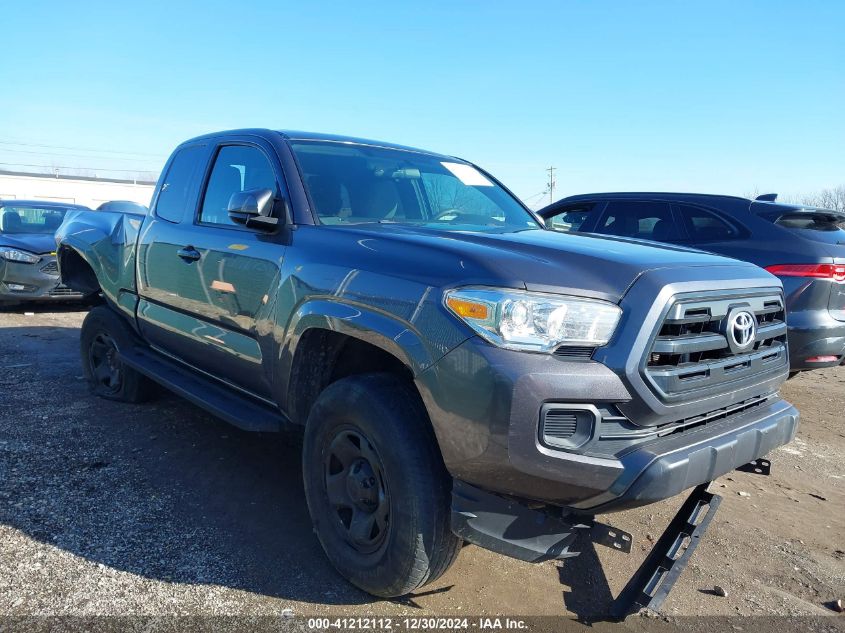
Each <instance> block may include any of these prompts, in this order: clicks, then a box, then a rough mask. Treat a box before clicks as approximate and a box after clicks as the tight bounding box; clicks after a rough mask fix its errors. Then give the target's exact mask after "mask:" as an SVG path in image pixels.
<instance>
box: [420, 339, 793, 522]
mask: <svg viewBox="0 0 845 633" xmlns="http://www.w3.org/2000/svg"><path fill="white" fill-rule="evenodd" d="M782 379H783V377H781V378H779V379H778V381H775V382H773V383H766V384H765V385H764V386H763V387H761V388H760V393H758V394H756V397H757V400H756V401H755V402H754V403H753V404H752V405H749V406H748V408H745V409H742V408H741V407H742V406H743V405H742V403H739V402H737V401H736V400H735V399H734V398H736V394H732V393H727V394H725V395H724V396H723V397H722V398H721V400H722V401H723V403H722V405H721V406H724V407H728V408H729V409H732V407H738V408H737V411H738V412H737V413H730V411H729V412H728V413H727V414H725V415H721V416H714V418H713V419H712V420H710V421H707V422H705V423H702V424H700V425H698V426H694V427H688V428H685V429H683V430H680V431H677V432H675V433H672V434H669V435H665V436H663V437H659V436H658V435H657V434H654V433H653V434H651V435H649V436H648V437H645V438H643V437H639V438H637V437H635V436H634V434H633V433H634V432H636V431H649V430H650V429H651V430H653V429H655V428H660V427H663V426H664V425H666V424H671V423H672V422H673V421H675V420H676V419H677V417H675V418H671V417H663V418H658V419H657V421H656V422H655V425H654V426H647V427H636V426H635V425H631V424H630V423H628V427H627V428H628V430H630V431H632V435H631V436H630V438H631V439H630V440H621V441H620V440H619V439H618V435H617V436H615V437H610V435H609V434H608V436H607V438H606V437H605V431H606V430H607V429H608V428H609V427H608V426H605V424H604V422H601V421H600V422H599V423H598V424H597V425H595V426H594V427H593V429H592V430H591V437H590V438H589V440H588V441H587V442H586V443H585V444H584V445H583V446H582V447H580V448H578V449H577V450H563V449H555V448H551V447H549V446H547V445H544V444H543V442H542V441H541V439H540V433H539V424H540V412H541V409H542V407H543V405H544V404H545V403H548V402H557V403H573V404H577V403H581V404H590V405H592V406H594V407H596V408H597V409H600V410H604V411H607V410H608V409H610V410H613V409H614V407H616V405H622V406H621V407H620V408H630V407H626V406H625V404H626V403H631V402H635V401H637V399H638V396H637V394H632V393H631V392H629V391H628V387H627V386H626V383H625V382H624V381H623V380H622V379H621V378H620V377H619V376H618V375H617V374H616V373H614V372H613V371H612V370H611V369H610V368H608V367H607V366H605V365H603V364H601V363H598V362H594V361H573V360H565V359H561V358H558V357H555V356H552V355H543V354H526V353H522V352H514V351H509V350H503V349H499V348H495V347H493V346H491V345H489V344H487V343H485V342H483V341H481V340H480V339H477V338H473V339H470V340H468V341H466V342H464V343H463V344H462V345H461V346H459V347H458V348H456V349H455V350H453V351H452V352H450V353H449V354H447V355H446V356H445V357H444V358H442V359H441V360H440V361H439V362H438V363H436V364H435V365H434V366H433V367H432V368H430V369H429V370H428V371H427V372H425V373H424V374H423V375H422V376H421V377H420V380H419V382H418V385H419V387H420V391H421V393H422V395H423V399H424V401H425V403H426V406H427V408H428V411H429V415H430V417H431V420H432V423H433V425H434V429H435V433H436V435H437V439H438V442H439V444H440V448H441V452H442V454H443V457H444V461H445V464H446V467H447V469H448V470H449V472H450V473H451V474H452V476H453V477H455V478H456V479H460V480H462V481H465V482H467V483H469V484H472V485H474V486H477V487H479V488H482V489H485V490H488V491H491V492H496V493H499V494H505V495H508V496H512V497H517V498H520V499H525V500H533V501H537V502H540V503H547V504H554V505H559V506H565V507H570V508H573V509H575V510H577V511H579V512H584V513H588V514H594V513H596V512H609V511H617V510H624V509H626V508H629V507H634V506H638V505H643V504H647V503H652V502H654V501H658V500H660V499H664V498H667V497H671V496H673V495H675V494H678V493H680V492H682V491H684V490H686V489H688V488H691V487H693V486H696V485H698V484H700V483H704V482H708V481H711V480H713V479H715V478H716V477H719V476H720V475H722V474H724V473H727V472H729V471H731V470H734V469H735V468H737V467H739V466H742V465H743V464H746V463H748V462H751V461H753V460H754V459H757V458H759V457H762V456H763V455H765V454H766V453H768V452H769V451H771V450H773V449H774V448H776V447H778V446H780V445H782V444H785V443H787V442H789V441H790V440H791V439H792V438H793V437H794V435H795V432H796V429H797V425H798V412H797V411H796V409H795V408H794V407H792V406H791V405H790V404H789V403H787V402H785V401H784V400H782V399H780V397H779V396H777V394H776V393H775V389H776V388H777V385H779V384H780V382H781V381H782ZM759 396H763V397H759ZM708 407H709V408H708ZM713 409H714V407H713V403H712V399H708V400H707V401H705V402H691V403H688V404H685V405H683V407H682V410H683V413H682V415H681V416H680V417H683V418H688V417H692V416H698V415H704V414H707V413H708V412H711V411H713ZM617 413H618V410H617ZM667 415H669V416H677V415H678V412H677V411H672V412H671V413H669V414H667ZM613 430H618V427H617V426H613ZM646 435H648V433H646Z"/></svg>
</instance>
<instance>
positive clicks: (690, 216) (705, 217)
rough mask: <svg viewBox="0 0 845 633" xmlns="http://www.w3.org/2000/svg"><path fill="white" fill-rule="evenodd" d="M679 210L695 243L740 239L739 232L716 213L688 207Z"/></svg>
mask: <svg viewBox="0 0 845 633" xmlns="http://www.w3.org/2000/svg"><path fill="white" fill-rule="evenodd" d="M678 210H679V212H680V216H681V219H682V221H683V222H684V225H685V226H686V229H687V233H688V234H689V236H690V239H692V240H693V241H694V242H707V241H717V240H731V239H734V238H736V237H739V230H738V229H737V228H736V227H735V226H733V225H732V224H730V223H729V222H728V221H727V220H725V219H724V218H722V217H721V216H718V215H716V214H715V213H711V212H710V211H707V210H705V209H701V208H699V207H690V206H686V205H680V206H679V207H678Z"/></svg>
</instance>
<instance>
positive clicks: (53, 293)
mask: <svg viewBox="0 0 845 633" xmlns="http://www.w3.org/2000/svg"><path fill="white" fill-rule="evenodd" d="M83 297H84V295H83V294H82V293H80V292H76V291H74V290H71V289H70V288H67V287H66V286H63V285H61V284H60V280H59V273H58V269H57V268H56V258H55V256H53V255H43V256H42V257H41V261H39V262H38V263H37V264H25V263H22V262H12V261H8V260H6V259H3V258H0V301H4V302H5V301H61V300H75V299H82V298H83Z"/></svg>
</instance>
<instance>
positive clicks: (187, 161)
mask: <svg viewBox="0 0 845 633" xmlns="http://www.w3.org/2000/svg"><path fill="white" fill-rule="evenodd" d="M204 153H205V147H204V146H202V145H189V146H188V147H183V148H182V149H180V150H178V151H177V152H176V155H175V156H174V157H173V160H172V161H171V163H170V168H169V169H168V170H167V175H166V176H165V177H164V182H163V183H162V185H161V190H160V192H159V194H158V202H157V203H156V216H158V217H159V218H161V219H162V220H167V221H168V222H174V223H179V222H181V221H182V218H183V217H184V216H185V209H186V208H188V207H191V210H192V211H193V209H194V207H195V204H196V199H197V192H198V190H199V179H200V174H201V172H202V170H203V168H204V167H205V161H204V160H203V155H204Z"/></svg>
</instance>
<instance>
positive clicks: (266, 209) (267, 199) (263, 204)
mask: <svg viewBox="0 0 845 633" xmlns="http://www.w3.org/2000/svg"><path fill="white" fill-rule="evenodd" d="M275 203H276V199H275V196H274V195H273V191H272V190H270V189H247V190H246V191H238V192H236V193H233V194H232V197H231V198H229V206H228V208H227V211H228V212H229V217H230V218H231V219H232V222H235V223H236V224H243V225H244V226H246V227H256V228H263V229H270V228H273V227H275V226H276V225H277V224H278V223H279V218H274V217H273V208H274V207H275Z"/></svg>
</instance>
